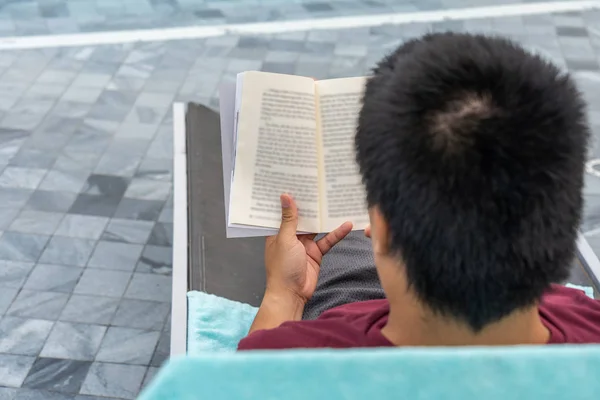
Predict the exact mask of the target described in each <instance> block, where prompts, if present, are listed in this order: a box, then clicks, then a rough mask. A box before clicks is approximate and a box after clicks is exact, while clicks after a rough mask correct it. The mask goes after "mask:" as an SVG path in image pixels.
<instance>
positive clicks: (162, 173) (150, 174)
mask: <svg viewBox="0 0 600 400" xmlns="http://www.w3.org/2000/svg"><path fill="white" fill-rule="evenodd" d="M135 177H136V178H141V179H146V180H154V181H163V182H172V180H173V160H169V159H167V158H145V159H144V160H143V161H142V162H141V164H140V165H139V167H138V170H137V172H136V173H135Z"/></svg>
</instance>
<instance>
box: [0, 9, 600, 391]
mask: <svg viewBox="0 0 600 400" xmlns="http://www.w3.org/2000/svg"><path fill="white" fill-rule="evenodd" d="M490 2H491V1H487V2H478V4H487V3H490ZM253 3H256V4H257V7H259V8H260V9H261V10H263V9H264V10H269V9H277V10H279V12H280V13H284V11H282V10H290V9H296V10H299V11H298V14H294V13H290V14H289V15H288V14H286V16H289V18H295V17H302V16H301V15H300V14H301V13H300V11H302V13H304V14H302V15H304V17H306V16H307V15H309V16H311V15H318V16H321V15H329V14H332V15H338V14H339V12H340V10H344V11H343V12H346V13H350V12H355V13H356V11H352V10H357V9H358V10H359V11H360V13H365V12H367V11H368V10H367V9H369V10H371V9H372V10H375V9H377V10H379V12H381V11H386V10H390V9H392V10H395V11H402V10H403V9H405V10H408V11H411V10H413V9H431V8H436V7H437V8H446V7H451V6H457V5H461V6H464V5H468V3H471V2H467V1H458V0H457V1H454V0H452V1H450V0H428V1H416V0H415V1H413V2H408V1H406V2H402V3H401V4H400V3H399V2H392V1H384V0H379V1H375V0H374V1H367V0H365V1H332V2H308V1H307V2H300V1H285V2H283V0H280V1H279V2H276V1H267V0H263V1H254V2H253ZM49 4H51V5H49ZM392 4H395V6H392ZM236 5H237V6H239V2H235V1H232V0H230V1H210V0H206V1H191V0H185V1H184V0H168V1H167V0H164V1H163V0H135V1H133V0H132V1H127V2H123V1H117V0H105V1H104V0H102V1H101V0H97V1H95V2H93V1H83V0H79V1H60V0H59V1H53V2H46V1H42V0H39V1H0V35H9V34H15V33H16V34H44V33H48V32H58V31H60V29H62V28H60V27H59V25H61V24H62V23H63V22H64V23H67V22H68V24H67V27H69V26H70V27H71V28H72V30H74V31H87V30H94V29H99V30H102V29H117V28H118V29H121V28H135V27H144V26H146V25H147V24H149V23H150V21H154V20H153V19H150V18H148V19H145V17H144V16H148V15H155V14H160V15H161V18H163V19H162V20H161V21H166V19H167V18H166V16H170V15H175V16H176V17H174V19H173V20H172V22H171V23H174V22H173V21H175V22H177V21H179V20H177V18H180V17H181V21H184V20H185V18H187V17H186V15H187V14H189V12H191V11H190V10H194V11H193V12H192V14H194V15H195V18H197V19H199V20H210V21H213V20H214V21H213V22H217V23H222V22H244V21H246V19H249V18H250V19H251V14H248V15H246V14H244V13H245V12H246V11H244V10H241V11H240V14H239V16H238V17H236V16H235V15H234V14H233V12H234V10H235V8H236ZM261 7H262V8H261ZM269 7H270V8H269ZM282 7H283V8H282ZM344 7H345V8H344ZM237 8H238V9H239V7H237ZM251 8H252V7H248V10H250V9H251ZM128 10H129V11H128ZM365 10H367V11H365ZM248 12H250V11H248ZM369 12H370V11H369ZM113 13H114V14H115V17H114V18H113ZM327 13H329V14H327ZM336 13H337V14H336ZM267 14H268V13H267V11H264V13H263V12H262V11H260V12H257V13H256V15H255V17H254V18H255V19H254V21H256V20H261V18H263V19H268V18H266V17H265V15H267ZM267 16H268V15H267ZM279 16H280V15H279V14H272V15H271V17H270V18H271V19H277V18H279ZM114 21H116V22H114ZM120 21H121V22H120ZM122 21H126V22H127V21H128V22H127V23H125V22H122ZM194 21H196V20H194ZM194 21H190V23H192V22H194ZM113 22H114V23H113ZM599 22H600V13H599V12H596V11H591V12H585V13H570V14H566V15H538V16H529V17H511V18H493V19H481V20H469V21H455V22H444V23H435V24H425V23H424V24H410V25H402V26H384V27H378V28H359V29H346V30H341V31H318V32H317V31H315V32H309V33H305V32H300V33H292V34H282V35H275V36H255V37H234V36H227V37H217V38H210V39H206V40H187V41H172V42H157V43H145V44H136V45H134V44H126V45H111V46H97V47H76V48H51V49H43V50H23V51H3V52H2V53H0V74H1V75H0V316H1V319H0V399H1V400H4V399H49V400H52V399H70V400H74V399H77V400H84V399H87V400H92V399H102V398H104V399H106V398H122V399H132V398H135V396H136V395H137V393H138V391H139V389H140V387H142V386H143V385H144V384H145V383H147V382H148V381H149V380H150V379H151V378H152V377H153V376H154V374H155V373H156V370H157V367H158V366H160V364H161V362H162V361H163V360H164V359H165V358H166V356H167V354H168V346H169V328H170V326H169V310H170V304H169V303H170V290H171V287H170V284H171V282H170V279H171V278H170V273H171V245H172V231H173V225H172V209H173V205H172V197H171V189H172V184H171V178H172V171H171V160H172V142H171V141H172V129H171V125H172V117H171V111H170V110H171V104H172V102H173V101H190V100H193V101H196V102H199V103H202V104H207V105H210V106H212V107H214V108H216V107H217V105H218V97H217V88H218V85H219V83H220V82H222V81H227V80H233V79H235V74H236V73H238V72H241V71H244V70H248V69H260V70H266V71H274V72H285V73H295V74H301V75H309V76H314V77H317V78H326V77H340V76H353V75H361V74H364V73H366V72H367V71H368V69H369V68H370V67H371V66H372V65H373V63H374V62H376V61H377V60H378V59H379V58H380V57H381V56H382V55H383V54H385V53H386V52H388V51H390V50H392V49H393V48H394V47H395V46H397V45H398V44H399V43H400V42H402V41H403V40H406V39H407V38H410V37H413V36H416V35H419V34H421V33H423V32H426V31H430V30H434V31H442V30H447V29H451V30H467V31H482V32H494V33H499V34H507V35H510V36H511V37H513V38H515V39H516V40H519V41H520V42H522V43H524V44H525V45H527V46H528V47H530V48H531V49H533V50H535V51H538V52H540V53H542V54H544V55H545V56H547V57H549V58H551V59H552V60H554V61H555V62H556V63H558V64H559V65H561V66H562V67H563V68H567V69H569V70H571V71H572V72H573V74H574V76H575V77H576V79H577V81H578V82H579V83H580V85H581V89H582V90H583V91H584V93H585V96H586V98H587V99H588V101H589V102H590V119H591V122H592V126H593V129H594V133H595V135H596V136H598V135H600V97H599V96H598V93H600V68H599V66H598V62H599V56H600V30H598V28H597V27H598V26H600V24H599ZM120 23H123V24H124V25H123V26H120V25H118V24H120ZM194 23H195V22H194ZM69 24H70V25H69ZM94 24H95V25H94ZM165 25H167V23H165ZM159 26H160V24H159ZM71 28H69V29H71ZM595 143H598V141H595ZM599 152H600V149H599V148H598V147H597V146H595V147H594V148H593V149H592V151H591V157H600V154H599ZM588 178H589V179H590V187H591V188H593V187H596V186H597V187H600V183H599V182H600V178H595V177H591V176H590V177H588ZM596 180H598V181H599V182H596ZM592 192H593V191H592ZM597 193H599V194H598V195H597V196H596V192H593V193H592V195H590V196H589V197H588V199H589V201H588V209H589V210H590V213H589V214H588V217H587V219H586V222H585V225H584V226H585V227H586V229H593V228H597V227H598V226H600V223H599V222H598V219H597V218H596V219H595V218H594V217H593V215H595V213H596V211H595V210H597V209H598V208H600V190H599V191H597ZM592 238H593V237H592ZM597 242H598V244H599V245H600V241H597ZM592 244H594V243H592Z"/></svg>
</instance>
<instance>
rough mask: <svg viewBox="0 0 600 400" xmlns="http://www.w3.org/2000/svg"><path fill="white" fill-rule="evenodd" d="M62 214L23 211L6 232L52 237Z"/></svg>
mask: <svg viewBox="0 0 600 400" xmlns="http://www.w3.org/2000/svg"><path fill="white" fill-rule="evenodd" d="M62 218H63V214H59V213H54V212H46V211H31V210H24V211H22V212H21V214H19V216H18V217H17V218H16V219H15V220H13V222H12V224H11V225H10V227H9V228H8V230H10V231H13V232H21V233H38V234H43V235H52V234H53V233H54V231H56V228H57V227H58V224H59V223H60V220H61V219H62Z"/></svg>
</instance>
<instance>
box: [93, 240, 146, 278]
mask: <svg viewBox="0 0 600 400" xmlns="http://www.w3.org/2000/svg"><path fill="white" fill-rule="evenodd" d="M142 248H143V246H142V245H141V244H130V243H117V242H104V241H100V242H98V245H97V246H96V249H95V250H94V253H93V254H92V257H91V258H90V261H89V262H88V267H90V268H102V269H114V270H121V271H133V270H134V269H135V266H136V264H137V262H138V259H139V258H140V255H141V254H142Z"/></svg>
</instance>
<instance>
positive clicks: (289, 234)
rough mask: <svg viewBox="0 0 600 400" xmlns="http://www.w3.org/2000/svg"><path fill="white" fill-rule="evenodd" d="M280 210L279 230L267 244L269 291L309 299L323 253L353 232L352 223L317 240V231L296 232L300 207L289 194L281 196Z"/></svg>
mask: <svg viewBox="0 0 600 400" xmlns="http://www.w3.org/2000/svg"><path fill="white" fill-rule="evenodd" d="M281 214H282V215H281V227H280V229H279V233H278V234H277V235H275V236H270V237H268V238H267V241H266V246H265V266H266V270H267V293H268V294H270V295H273V294H275V295H277V296H281V297H285V296H289V295H290V294H291V295H293V296H296V297H297V298H298V299H299V300H300V301H301V302H302V303H306V302H307V301H308V300H309V299H310V298H311V297H312V295H313V293H314V291H315V288H316V286H317V280H318V278H319V270H320V266H321V260H322V259H323V256H324V255H325V254H327V252H328V251H329V250H331V248H332V247H333V246H335V245H336V244H337V243H338V242H339V241H340V240H342V239H343V238H345V237H346V236H347V235H348V233H350V231H351V230H352V223H350V222H345V223H343V224H342V225H341V226H340V227H339V228H337V229H336V230H334V231H332V232H329V233H328V234H327V235H325V237H323V238H322V239H320V240H319V241H316V242H315V241H314V238H315V236H316V234H307V235H296V230H297V229H298V208H297V207H296V203H295V201H294V199H292V197H291V196H290V195H287V194H284V195H282V196H281Z"/></svg>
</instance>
